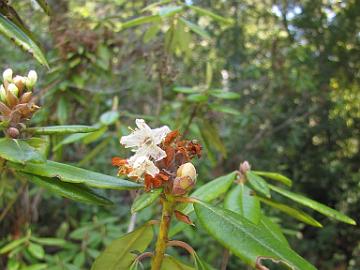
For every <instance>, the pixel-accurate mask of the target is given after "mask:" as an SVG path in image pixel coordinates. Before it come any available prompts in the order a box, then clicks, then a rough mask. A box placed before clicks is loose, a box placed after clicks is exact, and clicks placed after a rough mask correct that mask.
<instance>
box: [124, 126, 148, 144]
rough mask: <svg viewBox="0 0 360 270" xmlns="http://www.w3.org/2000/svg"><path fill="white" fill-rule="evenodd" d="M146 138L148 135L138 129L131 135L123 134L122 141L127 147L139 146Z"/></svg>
mask: <svg viewBox="0 0 360 270" xmlns="http://www.w3.org/2000/svg"><path fill="white" fill-rule="evenodd" d="M145 140H146V136H145V135H144V134H143V133H142V132H141V131H140V130H136V131H134V132H133V133H131V134H130V135H127V136H122V137H121V139H120V143H121V144H122V145H124V146H125V148H129V147H139V146H140V145H141V144H143V142H144V141H145Z"/></svg>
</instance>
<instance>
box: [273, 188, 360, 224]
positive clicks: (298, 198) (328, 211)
mask: <svg viewBox="0 0 360 270" xmlns="http://www.w3.org/2000/svg"><path fill="white" fill-rule="evenodd" d="M269 187H270V188H271V189H272V190H274V191H276V192H277V193H279V194H281V195H283V196H285V197H287V198H289V199H291V200H293V201H295V202H297V203H300V204H302V205H305V206H307V207H309V208H311V209H314V210H315V211H318V212H319V213H321V214H323V215H325V216H328V217H331V218H333V219H336V220H339V221H342V222H345V223H348V224H351V225H356V221H355V220H353V219H352V218H350V217H348V216H346V215H344V214H343V213H340V212H339V211H336V210H334V209H332V208H330V207H328V206H326V205H324V204H322V203H319V202H317V201H314V200H312V199H309V198H306V197H305V196H303V195H300V194H296V193H294V192H291V191H288V190H285V189H282V188H280V187H276V186H273V185H269Z"/></svg>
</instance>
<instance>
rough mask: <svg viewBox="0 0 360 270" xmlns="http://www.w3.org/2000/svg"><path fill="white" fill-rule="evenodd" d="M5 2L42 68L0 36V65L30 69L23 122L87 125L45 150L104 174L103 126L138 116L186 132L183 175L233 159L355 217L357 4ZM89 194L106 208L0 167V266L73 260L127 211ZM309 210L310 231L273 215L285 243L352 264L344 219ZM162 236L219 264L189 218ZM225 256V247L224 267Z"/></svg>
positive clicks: (114, 233) (116, 197) (332, 264)
mask: <svg viewBox="0 0 360 270" xmlns="http://www.w3.org/2000/svg"><path fill="white" fill-rule="evenodd" d="M2 2H3V1H0V5H2ZM5 2H7V1H5ZM40 2H41V1H40ZM9 3H10V4H11V5H12V6H13V7H14V9H15V10H16V11H17V13H18V14H19V15H20V17H21V18H22V20H23V21H24V23H25V24H26V25H27V26H28V27H29V29H30V30H31V31H33V33H34V35H35V36H36V38H37V39H38V40H39V43H40V44H41V45H42V47H43V49H44V51H45V53H46V56H47V59H48V62H49V65H50V69H49V70H48V69H46V68H45V67H42V66H40V65H39V64H37V63H36V62H35V60H33V58H31V56H29V55H27V54H26V53H24V52H22V51H21V50H20V49H18V48H17V47H15V46H14V45H13V44H12V43H11V42H10V41H8V40H7V39H5V38H3V37H0V46H1V54H0V59H1V64H0V67H1V70H4V69H5V68H8V67H12V68H13V69H14V70H15V72H16V73H25V72H26V71H27V70H28V69H30V68H31V69H36V70H37V71H38V73H40V76H39V77H40V84H41V87H40V88H39V89H37V92H36V93H37V95H38V98H39V103H40V105H41V106H42V110H40V111H39V112H38V113H37V114H36V115H35V117H34V119H33V121H32V123H33V124H34V125H36V124H41V125H51V124H94V125H99V126H101V129H100V130H99V131H96V132H93V133H91V134H90V135H89V134H86V135H79V134H75V135H71V136H68V137H55V138H52V141H51V145H52V151H51V154H50V156H51V158H52V159H54V160H62V161H65V162H67V163H73V164H77V165H79V166H82V167H85V168H91V169H92V170H96V171H100V172H105V173H107V174H113V175H115V174H116V170H115V169H114V168H112V167H111V164H110V163H111V162H110V160H111V157H113V156H125V155H126V152H125V151H124V150H123V149H121V146H120V145H119V141H118V138H119V136H121V135H122V134H126V133H127V126H129V125H133V122H134V120H135V118H138V117H141V118H144V119H146V120H148V121H149V123H150V125H152V126H156V125H160V124H167V125H169V126H170V127H171V128H172V129H179V130H180V131H181V132H183V133H185V135H186V136H187V137H188V138H194V139H195V138H197V139H199V140H200V141H201V143H202V144H203V146H204V156H203V158H202V159H201V160H200V162H198V164H197V167H198V173H199V179H200V181H199V185H201V183H205V182H207V181H209V180H210V179H213V178H215V177H216V176H219V175H222V174H225V173H227V172H230V171H232V170H234V169H237V168H238V165H239V163H240V162H241V161H243V160H248V161H249V162H250V163H251V164H252V167H253V168H254V169H259V170H267V171H279V172H281V173H283V174H284V175H287V176H289V177H290V178H292V179H293V180H294V181H295V184H294V189H295V190H297V191H299V192H302V193H304V194H307V195H308V196H309V197H312V198H314V199H316V200H318V201H320V202H322V203H325V204H327V205H329V206H330V207H335V208H337V209H338V210H341V211H343V212H344V213H346V214H347V215H349V216H352V217H354V218H355V219H356V220H357V222H360V218H359V213H360V171H359V168H360V167H359V164H360V155H359V138H360V88H359V87H360V86H359V79H360V73H359V71H360V61H359V60H360V59H359V58H360V46H359V45H360V44H359V42H360V36H359V30H360V2H359V1H358V0H348V1H336V0H315V1H313V0H312V1H310V0H305V1H296V0H282V1H280V0H271V1H270V0H263V1H259V0H255V1H249V0H243V1H238V0H228V1H210V0H199V1H196V0H193V1H191V0H189V1H185V2H180V1H161V2H160V4H156V2H153V1H147V0H134V1H125V0H98V1H85V0H78V1H73V0H56V1H55V0H51V1H48V3H49V6H50V7H51V9H52V12H51V16H47V15H46V14H45V13H44V12H43V11H42V9H41V8H40V6H39V5H38V4H37V2H36V1H9ZM154 3H155V4H154ZM104 193H105V192H104ZM105 195H106V196H109V197H111V198H112V200H113V201H116V207H112V208H104V207H95V206H89V205H82V204H78V203H74V202H70V201H68V200H66V199H62V198H59V197H56V196H53V195H51V194H48V193H47V192H44V190H42V189H40V188H38V187H34V186H32V185H30V186H27V185H24V184H22V183H20V182H16V181H15V179H2V180H1V183H0V209H1V212H0V215H1V216H0V220H1V222H0V224H1V225H0V246H2V245H4V244H5V243H8V242H9V241H10V240H15V239H17V240H16V241H13V243H14V242H15V244H14V247H12V249H11V250H12V251H11V252H12V253H11V254H10V255H11V256H10V257H11V259H10V260H9V261H6V259H5V256H3V259H2V260H0V268H1V269H4V268H5V267H6V266H7V267H8V269H9V270H15V269H20V267H22V268H21V269H32V270H34V269H59V270H60V269H71V270H72V269H89V267H90V265H91V263H92V261H93V260H94V258H95V257H96V256H97V255H98V254H99V251H101V250H102V249H103V248H104V246H105V245H106V244H108V243H109V241H110V240H111V239H114V238H116V237H118V236H119V235H120V234H121V233H123V232H125V231H126V230H127V226H128V223H129V218H130V216H129V208H130V205H131V201H132V198H133V194H131V193H128V192H116V191H111V192H109V191H106V193H105ZM158 211H159V209H158V208H157V207H153V208H149V209H145V210H144V211H143V212H141V213H140V214H139V215H138V219H137V223H138V224H141V223H142V222H143V221H145V220H146V219H148V218H150V217H151V216H152V215H154V214H156V213H158ZM311 214H313V215H315V217H316V218H317V219H318V220H319V221H320V222H321V223H323V224H324V229H318V228H311V227H309V226H305V225H304V224H299V223H298V222H297V221H295V220H293V219H290V218H282V219H281V225H282V227H283V228H285V232H286V233H287V234H288V235H289V236H290V240H291V244H292V246H293V247H294V249H295V250H298V251H299V253H300V254H302V255H303V256H304V257H305V258H308V259H309V260H310V261H312V262H313V263H314V264H315V265H316V266H317V267H318V268H319V269H338V270H342V269H351V270H355V269H359V268H360V261H359V258H358V255H359V252H360V244H359V243H360V231H359V229H358V227H352V226H348V225H345V224H340V223H337V222H332V221H328V220H327V219H325V218H323V217H321V216H320V215H317V214H316V213H311ZM277 216H279V215H277ZM178 237H179V238H181V239H185V241H186V240H189V239H191V241H192V244H193V246H194V248H195V249H196V250H198V253H199V255H200V256H202V257H204V258H206V259H207V261H208V263H211V264H212V265H220V263H221V256H222V253H223V250H221V249H219V246H218V245H217V244H216V243H215V242H214V241H213V240H211V239H210V238H208V237H207V236H206V235H205V234H203V233H201V230H198V229H197V228H195V229H193V228H188V229H186V230H185V231H184V232H183V233H182V235H180V236H178ZM204 243H206V245H204ZM6 252H7V251H6V250H5V251H4V250H0V253H6ZM184 260H185V261H186V256H185V254H184ZM26 265H27V266H28V267H26ZM240 265H241V264H240V262H239V261H238V260H237V259H236V258H235V257H232V258H231V260H230V263H229V267H228V269H239V267H241V266H240ZM244 269H245V268H244Z"/></svg>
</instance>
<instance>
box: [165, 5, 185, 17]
mask: <svg viewBox="0 0 360 270" xmlns="http://www.w3.org/2000/svg"><path fill="white" fill-rule="evenodd" d="M183 9H184V7H183V6H174V5H167V6H162V7H161V8H159V15H160V17H162V18H165V17H169V16H173V15H175V14H177V13H179V12H181V11H182V10H183Z"/></svg>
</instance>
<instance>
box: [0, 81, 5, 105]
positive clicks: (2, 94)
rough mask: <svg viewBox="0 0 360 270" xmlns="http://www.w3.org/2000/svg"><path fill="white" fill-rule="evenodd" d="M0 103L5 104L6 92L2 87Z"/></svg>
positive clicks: (0, 88)
mask: <svg viewBox="0 0 360 270" xmlns="http://www.w3.org/2000/svg"><path fill="white" fill-rule="evenodd" d="M0 101H2V102H5V103H6V90H5V88H4V85H1V86H0Z"/></svg>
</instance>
